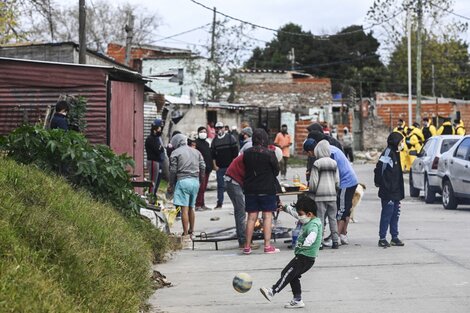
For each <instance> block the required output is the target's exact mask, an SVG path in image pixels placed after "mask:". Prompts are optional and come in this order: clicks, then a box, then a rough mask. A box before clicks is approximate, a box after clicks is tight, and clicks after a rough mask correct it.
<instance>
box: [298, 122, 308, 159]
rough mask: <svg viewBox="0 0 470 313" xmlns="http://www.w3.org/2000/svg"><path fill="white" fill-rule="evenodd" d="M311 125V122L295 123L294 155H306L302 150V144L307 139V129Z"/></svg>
mask: <svg viewBox="0 0 470 313" xmlns="http://www.w3.org/2000/svg"><path fill="white" fill-rule="evenodd" d="M310 124H312V121H310V120H308V121H297V122H296V124H295V139H294V141H295V143H294V144H295V155H296V156H301V155H307V154H306V153H305V152H304V149H303V143H304V141H305V139H307V135H308V131H307V127H308V126H309V125H310Z"/></svg>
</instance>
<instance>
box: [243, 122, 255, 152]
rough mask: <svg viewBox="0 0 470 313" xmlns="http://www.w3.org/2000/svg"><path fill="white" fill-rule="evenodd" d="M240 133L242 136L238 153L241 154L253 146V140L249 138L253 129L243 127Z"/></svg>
mask: <svg viewBox="0 0 470 313" xmlns="http://www.w3.org/2000/svg"><path fill="white" fill-rule="evenodd" d="M240 134H241V135H242V138H243V141H242V145H241V148H240V154H241V153H243V152H244V151H246V150H248V149H250V148H251V147H253V141H252V139H251V136H253V130H252V129H251V127H245V128H243V129H242V132H241V133H240Z"/></svg>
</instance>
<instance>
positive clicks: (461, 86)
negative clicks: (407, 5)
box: [387, 34, 470, 99]
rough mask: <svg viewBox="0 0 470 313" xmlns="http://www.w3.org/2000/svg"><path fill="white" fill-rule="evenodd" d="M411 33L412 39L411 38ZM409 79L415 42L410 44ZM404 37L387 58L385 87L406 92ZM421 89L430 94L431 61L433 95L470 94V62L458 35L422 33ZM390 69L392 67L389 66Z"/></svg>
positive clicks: (466, 48) (405, 43) (454, 95)
mask: <svg viewBox="0 0 470 313" xmlns="http://www.w3.org/2000/svg"><path fill="white" fill-rule="evenodd" d="M414 39H415V38H414V36H413V37H412V41H414ZM411 53H412V58H411V60H412V73H413V80H414V79H415V75H416V45H413V47H412V51H411ZM407 60H408V59H407V38H403V39H402V41H401V42H400V43H399V44H398V45H397V47H396V49H395V50H394V51H393V53H392V55H391V58H390V64H389V68H390V71H389V72H390V74H389V75H390V76H389V79H388V81H387V85H388V86H389V90H392V91H396V92H403V93H405V92H407V90H408V87H407V85H406V82H407V80H408V61H407ZM422 64H423V67H422V93H423V94H424V95H432V94H433V92H432V91H433V90H432V85H433V75H432V66H433V65H434V82H435V95H436V96H444V97H450V98H467V99H468V98H469V97H470V78H469V74H470V65H469V55H468V45H467V44H466V43H465V42H463V41H461V40H458V39H451V38H444V39H438V38H437V37H435V36H431V35H429V34H424V36H423V54H422ZM392 69H393V70H392Z"/></svg>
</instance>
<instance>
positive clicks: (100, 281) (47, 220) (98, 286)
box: [0, 158, 168, 313]
mask: <svg viewBox="0 0 470 313" xmlns="http://www.w3.org/2000/svg"><path fill="white" fill-rule="evenodd" d="M149 225H150V224H149V223H146V222H144V221H142V220H139V219H136V218H134V219H133V220H128V219H125V218H124V217H123V216H122V215H121V214H119V213H118V212H117V211H116V210H115V209H114V208H112V207H111V206H110V205H108V204H104V203H100V202H97V201H95V200H93V199H92V197H90V196H89V194H87V193H86V192H83V191H80V190H75V189H74V188H72V187H71V186H70V185H68V184H67V183H66V182H65V180H63V179H62V178H60V177H57V176H48V175H46V174H44V173H43V172H42V171H40V170H37V169H35V168H33V167H30V166H24V165H18V164H17V163H15V162H13V161H11V160H8V159H3V158H0V230H1V231H0V312H25V313H26V312H100V313H104V312H138V311H139V309H140V308H141V307H142V305H143V303H144V302H145V301H146V299H147V298H148V296H149V295H150V294H151V292H152V291H151V282H150V279H149V273H150V263H151V261H152V260H153V261H161V260H162V259H163V255H164V251H165V250H166V249H167V246H168V239H167V238H166V235H163V234H161V233H160V232H158V231H156V230H155V229H153V228H152V227H151V226H149ZM144 238H145V239H144Z"/></svg>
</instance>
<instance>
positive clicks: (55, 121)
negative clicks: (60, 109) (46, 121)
mask: <svg viewBox="0 0 470 313" xmlns="http://www.w3.org/2000/svg"><path fill="white" fill-rule="evenodd" d="M55 128H61V129H63V130H68V129H69V123H68V122H67V118H66V116H65V115H63V114H60V113H54V116H53V117H52V120H51V129H55Z"/></svg>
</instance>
